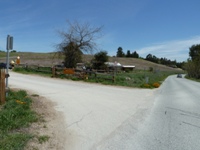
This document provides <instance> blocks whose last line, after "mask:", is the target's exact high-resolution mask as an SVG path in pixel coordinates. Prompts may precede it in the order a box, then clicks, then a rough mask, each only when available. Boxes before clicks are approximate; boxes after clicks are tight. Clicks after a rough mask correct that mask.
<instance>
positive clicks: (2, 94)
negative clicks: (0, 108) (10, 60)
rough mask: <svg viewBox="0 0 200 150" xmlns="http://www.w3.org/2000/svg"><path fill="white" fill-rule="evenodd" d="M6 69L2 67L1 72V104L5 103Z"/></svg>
mask: <svg viewBox="0 0 200 150" xmlns="http://www.w3.org/2000/svg"><path fill="white" fill-rule="evenodd" d="M5 99H6V98H5V70H4V69H1V73H0V104H4V103H5Z"/></svg>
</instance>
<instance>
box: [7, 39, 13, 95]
mask: <svg viewBox="0 0 200 150" xmlns="http://www.w3.org/2000/svg"><path fill="white" fill-rule="evenodd" d="M6 49H7V57H6V97H7V96H8V77H9V74H8V69H9V54H10V53H9V50H12V49H13V37H12V36H10V35H8V36H7V45H6Z"/></svg>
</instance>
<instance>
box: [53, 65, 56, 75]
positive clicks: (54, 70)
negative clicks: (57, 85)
mask: <svg viewBox="0 0 200 150" xmlns="http://www.w3.org/2000/svg"><path fill="white" fill-rule="evenodd" d="M52 77H56V68H55V67H52Z"/></svg>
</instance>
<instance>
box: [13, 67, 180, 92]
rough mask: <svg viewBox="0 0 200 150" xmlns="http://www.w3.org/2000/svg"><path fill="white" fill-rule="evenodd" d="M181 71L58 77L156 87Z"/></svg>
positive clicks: (119, 84) (127, 85)
mask: <svg viewBox="0 0 200 150" xmlns="http://www.w3.org/2000/svg"><path fill="white" fill-rule="evenodd" d="M14 71H16V72H20V73H24V74H38V75H42V76H48V77H51V76H52V74H51V73H50V72H42V71H41V72H38V71H36V70H33V69H25V68H15V69H14ZM178 73H183V71H148V70H133V71H128V72H118V73H115V75H113V73H111V74H95V73H91V74H88V78H87V80H86V79H83V78H80V77H78V76H75V75H64V74H61V75H59V76H58V78H61V79H70V80H73V81H85V82H90V83H100V84H104V85H115V86H126V87H133V88H158V87H159V86H160V85H161V84H162V82H163V81H164V80H165V79H166V78H167V77H168V76H169V75H173V74H178Z"/></svg>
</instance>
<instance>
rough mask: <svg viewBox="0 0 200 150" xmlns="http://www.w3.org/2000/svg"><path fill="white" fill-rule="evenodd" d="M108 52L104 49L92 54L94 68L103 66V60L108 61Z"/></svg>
mask: <svg viewBox="0 0 200 150" xmlns="http://www.w3.org/2000/svg"><path fill="white" fill-rule="evenodd" d="M107 54H108V53H107V52H106V51H100V52H98V53H96V54H95V55H94V61H93V67H94V68H95V69H103V68H105V62H107V61H108V55H107Z"/></svg>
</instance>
